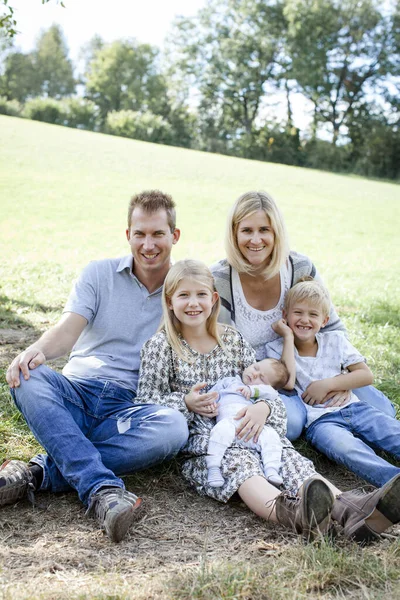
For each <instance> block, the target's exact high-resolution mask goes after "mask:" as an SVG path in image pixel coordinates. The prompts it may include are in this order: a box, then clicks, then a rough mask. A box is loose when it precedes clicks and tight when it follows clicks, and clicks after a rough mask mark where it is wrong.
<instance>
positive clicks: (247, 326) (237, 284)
mask: <svg viewBox="0 0 400 600" xmlns="http://www.w3.org/2000/svg"><path fill="white" fill-rule="evenodd" d="M225 249H226V255H227V259H226V260H222V261H220V262H218V263H216V264H215V265H213V266H212V267H211V271H212V273H213V275H214V278H215V284H216V288H217V291H218V293H219V295H220V297H221V312H220V317H219V320H220V322H222V323H227V324H234V325H235V326H236V328H237V329H238V330H239V331H240V332H241V333H242V335H243V336H244V337H245V339H246V340H247V341H248V342H249V343H250V344H251V346H253V348H254V349H255V351H256V356H257V360H262V359H263V358H265V357H266V353H265V348H264V346H265V344H266V343H267V342H271V341H273V340H274V339H276V338H277V337H278V335H277V334H276V333H275V332H274V330H273V329H272V324H273V323H274V322H275V321H277V320H279V319H280V318H281V316H282V307H283V301H284V298H285V295H286V292H287V291H288V290H289V289H290V288H291V287H292V286H293V285H294V284H295V283H297V282H298V281H299V280H300V279H301V278H302V277H304V276H311V277H313V278H315V279H317V280H318V279H320V278H319V275H318V273H317V270H316V268H315V266H314V265H313V263H312V262H311V260H310V259H309V258H308V257H307V256H304V255H302V254H299V253H297V252H293V251H290V250H289V245H288V237H287V233H286V228H285V223H284V221H283V217H282V214H281V212H280V211H279V209H278V207H277V205H276V203H275V201H274V200H273V198H272V197H271V196H270V195H269V194H267V193H266V192H247V193H246V194H243V195H242V196H240V198H238V200H237V201H236V202H235V204H234V205H233V207H232V210H231V213H230V215H229V217H228V223H227V232H226V239H225ZM330 330H342V331H345V327H344V325H343V323H342V322H341V321H340V319H339V317H338V315H337V313H336V311H335V309H334V308H333V306H332V307H331V312H330V319H329V322H328V323H327V325H326V326H325V328H324V331H330ZM354 393H355V394H356V396H358V398H360V399H362V400H364V401H365V402H368V403H369V404H371V405H372V406H375V407H376V408H378V409H379V410H382V411H383V412H385V413H386V414H388V415H390V416H395V409H394V407H393V405H392V404H391V402H390V400H389V399H388V398H386V396H385V395H384V394H382V392H380V391H379V390H377V389H376V388H374V387H373V386H366V387H364V388H359V389H358V390H354ZM347 398H348V392H345V391H343V392H339V393H336V394H332V396H331V398H330V402H331V405H332V406H340V405H341V404H344V403H345V402H346V401H347ZM282 399H283V401H284V403H285V406H286V410H287V418H288V429H287V437H288V438H289V439H290V440H295V439H297V438H298V437H299V436H300V434H301V432H302V430H303V428H304V425H305V422H306V411H305V407H304V403H303V401H302V399H301V398H300V397H299V396H297V395H296V394H295V395H287V392H285V393H284V395H283V396H282Z"/></svg>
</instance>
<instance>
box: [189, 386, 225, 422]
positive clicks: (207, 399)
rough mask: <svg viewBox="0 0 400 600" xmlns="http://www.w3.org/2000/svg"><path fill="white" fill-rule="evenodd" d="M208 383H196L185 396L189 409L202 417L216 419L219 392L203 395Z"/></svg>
mask: <svg viewBox="0 0 400 600" xmlns="http://www.w3.org/2000/svg"><path fill="white" fill-rule="evenodd" d="M206 385H207V384H206V383H204V382H203V383H196V384H195V385H194V386H193V387H192V389H191V390H190V392H189V393H188V394H186V396H185V403H186V406H187V409H188V410H190V411H191V412H194V413H197V414H198V415H201V416H202V417H210V418H211V417H216V416H217V414H218V407H217V400H218V392H206V393H205V394H202V393H201V390H202V389H203V388H204V387H205V386H206Z"/></svg>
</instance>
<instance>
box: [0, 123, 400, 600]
mask: <svg viewBox="0 0 400 600" xmlns="http://www.w3.org/2000/svg"><path fill="white" fill-rule="evenodd" d="M0 141H1V143H0V187H1V190H2V201H1V206H0V281H1V287H0V330H1V331H3V333H1V331H0V341H1V337H4V335H5V334H4V330H7V331H8V333H10V330H11V333H12V335H14V337H12V336H11V338H7V339H6V338H4V339H3V342H4V341H5V342H7V340H8V341H9V343H3V344H0V375H1V377H2V379H1V382H2V383H1V387H0V416H1V421H0V458H1V457H3V456H13V457H16V458H17V457H18V458H22V459H24V458H28V457H29V456H31V455H32V454H33V453H34V452H36V451H37V450H38V445H37V443H36V442H35V440H34V439H33V437H32V436H31V435H30V433H29V432H28V429H27V427H26V426H25V424H24V422H23V420H22V418H21V417H20V416H19V414H18V413H17V411H16V410H15V408H14V406H13V404H12V402H11V399H10V397H9V394H8V389H7V386H6V384H5V379H4V372H5V367H6V365H7V363H8V362H9V360H10V358H11V357H12V356H13V355H14V354H16V353H17V352H18V351H20V350H21V349H23V348H24V347H25V346H26V345H27V343H29V342H30V341H31V340H33V339H34V338H35V337H36V336H38V335H39V334H40V332H41V331H43V330H45V329H47V328H48V327H49V326H50V325H51V324H53V323H54V322H56V320H57V319H58V317H59V315H60V312H61V310H62V306H63V304H64V302H65V300H66V297H67V294H68V292H69V289H70V286H71V283H72V281H73V279H74V277H75V276H76V275H77V273H78V272H79V271H80V269H81V268H82V266H84V265H85V264H86V263H87V262H88V261H89V260H92V259H97V258H102V257H109V256H117V255H122V254H124V253H127V251H128V246H127V244H126V240H125V227H126V224H125V221H126V208H127V204H128V200H129V197H130V195H132V193H134V192H136V191H140V190H142V189H146V188H154V187H157V188H160V189H162V190H165V191H167V192H169V193H171V194H172V195H173V197H174V198H175V200H176V202H177V206H178V225H179V227H180V228H181V230H182V236H181V240H180V241H179V244H178V245H177V246H176V247H175V248H174V258H175V259H179V258H183V257H194V258H201V259H202V260H204V261H205V262H207V263H212V262H214V261H215V260H217V259H219V258H222V257H223V256H224V250H223V234H224V228H225V220H226V215H227V211H228V209H229V207H230V206H231V204H232V203H233V201H234V200H235V199H236V198H237V196H238V195H240V194H241V193H243V192H244V191H247V190H250V189H264V190H267V191H269V192H271V193H272V195H273V196H274V197H275V198H276V199H277V201H278V203H279V205H280V207H281V208H282V211H283V213H284V215H285V219H286V223H287V227H288V230H289V234H290V239H291V242H292V247H293V248H294V249H296V250H297V251H299V252H303V253H304V254H307V255H309V256H311V257H312V259H313V260H314V262H315V264H316V265H317V267H318V270H319V271H320V273H321V274H322V275H323V278H324V280H325V282H326V283H327V285H328V287H329V289H330V291H331V294H332V298H333V300H334V302H335V304H336V306H337V308H338V311H339V313H340V315H341V316H342V318H343V320H344V321H345V323H346V325H347V327H348V329H349V333H350V337H351V340H352V341H353V343H354V344H355V345H356V347H358V348H359V350H360V351H361V352H362V353H364V354H365V355H366V357H367V359H368V361H369V364H370V366H371V368H372V370H373V372H374V374H375V379H376V383H377V385H378V387H379V388H380V389H382V390H383V391H384V392H385V393H387V394H388V395H389V397H390V398H391V399H392V401H394V402H395V403H396V404H397V405H398V406H400V385H399V384H400V380H399V373H400V335H399V326H400V300H399V299H400V293H399V291H400V290H399V287H400V284H399V262H400V252H399V236H398V224H399V222H400V187H399V186H398V185H395V184H391V183H386V182H378V181H371V180H366V179H362V178H357V177H348V176H343V175H335V174H329V173H325V172H320V171H311V170H304V169H300V168H296V167H288V166H282V165H276V164H268V163H261V162H256V161H246V160H241V159H236V158H232V157H224V156H218V155H212V154H205V153H200V152H195V151H189V150H184V149H180V148H169V147H164V146H159V145H153V144H148V143H144V142H136V141H133V140H127V139H122V138H116V137H112V136H105V135H101V134H94V133H91V132H81V131H77V130H73V129H66V128H61V127H56V126H52V125H45V124H42V123H37V122H34V121H28V120H20V119H17V118H10V117H4V116H0ZM60 364H62V361H61V363H56V366H60ZM150 477H151V476H150ZM139 483H140V481H139ZM198 501H199V502H200V505H199V506H203V504H201V503H204V502H206V501H205V500H202V499H198ZM214 504H215V503H213V504H212V505H211V506H214ZM206 506H210V505H206ZM217 508H218V509H219V508H220V507H219V506H218V507H217ZM227 508H229V510H231V506H229V507H227ZM200 510H201V511H202V510H203V509H202V508H201V509H200ZM215 510H216V509H215ZM230 514H233V513H230ZM251 522H252V523H253V522H255V521H251ZM44 527H45V525H44ZM0 528H1V526H0ZM246 535H247V534H246ZM199 536H200V537H201V535H200V533H199ZM7 539H8V538H7ZM267 546H268V544H267ZM271 546H272V549H271V548H270V549H267V550H265V551H261V554H262V557H263V558H262V560H261V561H260V558H259V557H258V559H257V560H254V561H245V562H240V560H234V557H233V556H232V555H231V554H230V553H229V552H226V551H223V552H222V553H221V554H219V555H218V558H217V559H216V560H213V561H211V562H210V559H209V552H207V551H204V550H203V549H202V548H201V547H199V548H198V553H197V560H195V561H194V562H193V561H192V562H190V564H186V563H183V564H182V563H179V561H178V560H177V559H176V557H175V562H174V556H173V555H172V556H171V565H170V566H168V564H169V563H168V564H167V563H163V564H164V566H165V565H166V566H165V570H164V572H163V575H160V576H157V574H154V573H153V574H152V575H151V577H150V575H149V576H146V577H147V579H145V580H143V581H141V580H140V582H139V583H138V581H137V580H136V579H135V577H136V575H135V568H134V567H132V570H131V571H129V577H131V578H133V580H132V581H133V582H136V583H135V585H134V587H132V582H131V581H130V580H128V581H127V580H126V577H127V575H121V574H118V572H117V573H115V579H114V582H113V584H112V585H111V583H110V581H109V580H108V579H107V577H106V575H104V573H103V572H102V570H101V568H100V567H99V568H98V569H97V570H96V568H95V569H94V571H93V573H92V572H91V579H88V580H87V586H86V588H85V591H82V590H80V591H79V589H80V588H79V589H77V590H75V591H74V589H75V588H74V589H73V588H72V587H71V586H68V585H67V583H66V587H65V589H64V588H62V586H61V587H57V585H58V584H56V582H55V581H54V578H53V579H52V583H51V584H50V583H49V586H50V587H49V588H48V591H43V590H42V588H40V586H39V587H38V590H39V591H37V596H35V597H38V598H39V597H40V598H42V597H43V598H53V597H54V598H61V597H66V598H67V597H70V598H72V597H73V598H98V599H99V600H100V598H101V599H102V598H109V599H111V598H113V599H115V600H119V599H121V600H124V599H125V598H131V597H134V598H142V597H143V598H150V597H154V598H166V599H177V600H178V599H184V598H185V599H186V598H199V599H207V600H208V599H210V600H211V599H214V598H221V599H228V598H229V599H236V598H237V599H244V598H248V599H250V598H251V599H252V600H258V599H261V598H263V599H264V598H265V599H268V600H275V599H276V600H278V599H281V598H282V599H283V598H298V599H302V598H344V597H346V598H368V599H373V598H381V597H383V596H385V598H395V597H399V596H400V585H399V576H398V573H399V567H400V558H399V557H400V550H399V543H398V541H397V540H394V541H393V540H391V539H389V538H388V539H387V540H385V541H384V542H383V543H382V544H380V545H378V546H374V547H372V548H368V549H360V548H358V547H355V546H353V545H352V544H344V545H343V546H340V544H339V545H338V544H335V545H332V544H329V543H327V542H323V543H320V544H311V545H309V546H303V545H302V544H299V543H296V539H295V538H294V541H293V542H291V543H290V544H289V545H286V546H284V550H282V546H281V545H280V544H277V546H276V548H275V546H274V545H273V544H271ZM115 552H118V550H116V551H115ZM116 556H117V555H116ZM150 558H151V560H153V559H154V555H153V554H152V555H151V557H150ZM178 563H179V564H178ZM4 568H5V567H4ZM2 573H3V571H2V567H1V566H0V583H1V581H2ZM68 576H70V577H72V576H74V577H78V580H79V577H82V576H81V575H79V572H78V573H75V574H74V572H73V570H71V571H68V573H66V574H65V582H67V581H68ZM88 577H89V576H88ZM61 579H62V578H61ZM59 580H60V578H58V581H59ZM81 581H82V582H83V579H82V578H81ZM82 585H83V583H82ZM85 585H86V584H85ZM10 586H11V587H10ZM132 589H134V590H135V591H134V592H133V591H132ZM40 590H42V591H40ZM49 590H50V591H49ZM51 590H53V591H51ZM30 593H31V592H29V582H28V583H24V580H23V578H22V580H21V581H19V582H16V581H12V582H11V584H10V585H7V586H6V587H5V588H4V589H3V592H2V591H1V587H0V598H11V597H12V598H18V599H19V598H23V597H27V598H28V597H34V596H33V595H32V594H31V596H30V595H29V594H30ZM24 594H25V595H24Z"/></svg>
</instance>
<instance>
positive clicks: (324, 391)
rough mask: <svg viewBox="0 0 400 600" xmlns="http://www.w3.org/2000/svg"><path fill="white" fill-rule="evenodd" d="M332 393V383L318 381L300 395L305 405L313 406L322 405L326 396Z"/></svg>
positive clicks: (327, 380)
mask: <svg viewBox="0 0 400 600" xmlns="http://www.w3.org/2000/svg"><path fill="white" fill-rule="evenodd" d="M331 391H332V382H331V380H330V379H320V380H319V381H313V382H312V383H310V385H309V386H307V389H306V390H305V391H304V392H303V393H302V395H301V397H302V398H303V400H304V402H305V403H306V404H309V405H310V406H314V404H323V403H324V402H325V398H326V396H327V395H328V394H329V392H331Z"/></svg>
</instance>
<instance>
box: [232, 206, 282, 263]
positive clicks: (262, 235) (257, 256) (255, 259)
mask: <svg viewBox="0 0 400 600" xmlns="http://www.w3.org/2000/svg"><path fill="white" fill-rule="evenodd" d="M274 243H275V233H274V231H273V229H272V227H271V221H270V220H269V218H268V217H267V215H266V214H265V212H264V211H263V210H258V211H257V212H256V213H253V214H252V215H250V216H249V217H246V218H245V219H242V220H241V221H240V222H239V225H238V229H237V244H238V248H239V250H240V252H241V253H242V255H243V257H244V258H245V259H246V260H247V262H248V263H249V264H250V265H252V266H253V267H260V268H264V267H266V266H267V265H268V264H269V262H270V260H271V254H272V251H273V249H274Z"/></svg>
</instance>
